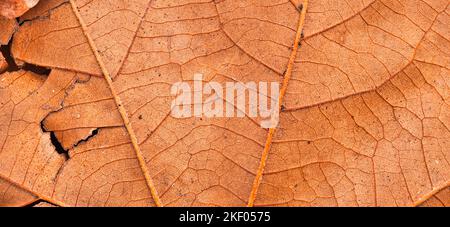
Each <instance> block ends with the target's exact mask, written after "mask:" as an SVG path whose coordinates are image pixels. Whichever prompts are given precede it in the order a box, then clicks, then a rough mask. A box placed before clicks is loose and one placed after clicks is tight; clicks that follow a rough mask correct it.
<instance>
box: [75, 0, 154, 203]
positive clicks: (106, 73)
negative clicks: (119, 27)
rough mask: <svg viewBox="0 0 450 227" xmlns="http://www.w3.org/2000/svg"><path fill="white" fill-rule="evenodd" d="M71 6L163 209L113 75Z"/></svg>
mask: <svg viewBox="0 0 450 227" xmlns="http://www.w3.org/2000/svg"><path fill="white" fill-rule="evenodd" d="M70 4H71V6H72V10H73V12H74V13H75V15H76V17H77V18H78V21H79V23H80V25H81V27H82V30H83V33H84V35H85V36H86V38H87V40H88V42H89V46H90V47H91V49H92V52H93V53H94V55H95V58H96V60H97V62H98V64H99V66H100V68H101V71H102V73H103V76H104V77H105V80H106V82H107V83H108V87H109V89H110V90H111V93H112V96H113V97H114V101H115V102H116V105H117V108H118V109H119V112H120V115H121V116H122V119H123V123H124V125H125V128H126V129H127V132H128V134H129V136H130V139H131V143H132V145H133V148H134V151H135V153H136V157H137V159H138V161H139V166H140V168H141V170H142V173H143V174H144V177H145V182H146V183H147V186H148V188H149V190H150V193H151V194H152V197H153V199H154V201H155V204H156V206H158V207H161V206H162V203H161V200H160V198H159V195H158V192H157V191H156V187H155V184H154V183H153V180H152V178H151V176H150V172H149V170H148V168H147V163H146V162H145V159H144V156H143V155H142V152H141V148H140V147H139V144H138V140H137V137H136V134H135V132H134V130H133V128H132V127H131V122H130V119H129V118H128V114H127V111H126V109H125V107H124V106H123V104H122V101H121V99H120V97H119V96H118V95H117V92H116V90H115V89H114V86H113V82H112V79H111V74H110V73H109V71H108V69H107V68H106V66H105V63H104V62H103V60H102V58H101V56H100V54H99V52H98V49H97V47H96V45H95V43H94V40H93V39H92V37H91V36H90V34H89V33H88V32H87V26H86V23H85V22H84V20H83V18H82V17H81V15H80V12H79V11H78V8H77V6H76V4H75V2H74V0H70Z"/></svg>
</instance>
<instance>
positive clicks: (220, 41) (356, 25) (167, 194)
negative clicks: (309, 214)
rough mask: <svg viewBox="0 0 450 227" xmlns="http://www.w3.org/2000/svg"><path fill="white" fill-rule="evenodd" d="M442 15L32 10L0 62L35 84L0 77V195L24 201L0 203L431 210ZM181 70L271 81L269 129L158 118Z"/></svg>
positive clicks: (324, 5)
mask: <svg viewBox="0 0 450 227" xmlns="http://www.w3.org/2000/svg"><path fill="white" fill-rule="evenodd" d="M301 4H302V6H303V8H302V7H300V5H301ZM449 14H450V7H449V3H448V1H446V0H372V1H370V0H367V1H366V0H364V1H353V0H348V1H330V0H315V1H303V0H292V1H289V0H276V1H274V0H242V1H234V0H219V1H211V0H174V1H172V0H170V1H168V0H164V1H162V0H152V1H150V0H132V1H122V0H113V1H106V0H94V1H87V0H71V1H67V0H48V1H41V2H40V3H39V4H38V5H37V7H35V8H33V9H32V10H31V11H29V12H28V13H27V14H25V15H24V16H23V17H21V18H20V19H19V22H20V27H19V28H18V30H17V32H15V33H14V38H13V42H12V49H11V52H12V56H13V57H14V59H15V60H16V62H18V63H24V64H32V65H37V66H40V67H47V68H51V69H52V70H51V73H50V74H49V75H40V74H37V73H33V72H30V71H27V70H26V68H25V69H22V70H20V71H15V72H5V73H2V74H1V83H0V98H1V99H0V100H1V104H0V110H1V113H2V114H1V115H0V117H1V118H2V120H1V121H0V146H1V148H2V149H1V150H0V179H3V181H4V183H0V186H2V185H5V186H2V187H3V188H8V187H18V188H19V189H22V190H23V192H19V191H20V190H19V191H18V192H12V193H13V194H15V193H17V195H18V196H17V198H14V199H11V196H9V195H8V194H7V193H2V194H4V195H5V196H3V198H7V199H3V200H4V202H3V203H4V204H6V205H19V206H20V205H23V204H29V203H33V202H35V201H34V200H36V199H40V200H44V201H46V202H48V203H49V204H50V205H59V206H246V205H251V206H252V205H254V206H417V205H425V206H426V205H429V206H440V205H447V202H448V201H447V200H448V199H447V197H448V195H449V192H448V190H447V189H445V188H448V186H449V183H450V163H449V160H450V149H449V147H450V106H449V105H450V93H449V92H450V89H449V86H450V83H449V82H450V77H449V75H450V74H449V71H450V30H449V24H450V16H449ZM5 22H8V23H3V22H2V24H1V25H0V26H1V28H8V27H9V26H11V25H7V24H9V23H12V22H10V21H5ZM14 26H17V25H14ZM13 30H14V29H13ZM2 31H3V30H2ZM5 31H6V30H5ZM12 33H13V32H11V34H12ZM302 33H303V35H301V34H302ZM3 34H4V33H3V32H2V33H1V36H0V37H3V36H5V37H6V36H7V37H8V38H5V40H6V41H5V43H2V44H6V43H8V41H9V37H10V35H11V34H9V33H8V34H9V35H8V34H6V33H5V34H6V35H3ZM301 36H302V37H303V38H302V40H301V43H299V40H300V37H301ZM0 60H1V59H0ZM195 73H202V74H203V75H205V78H204V80H205V81H214V82H219V83H221V84H225V83H226V82H232V81H238V82H244V83H245V82H250V81H254V82H266V81H269V82H278V83H280V84H282V85H283V88H285V89H286V90H285V95H282V97H283V103H282V104H283V106H282V107H283V108H282V110H283V113H282V114H281V119H280V125H279V127H278V128H276V129H271V130H265V129H263V128H261V127H260V125H259V124H258V122H259V119H258V118H252V117H249V116H246V117H245V118H194V117H192V118H184V119H178V118H174V117H172V116H171V115H170V111H171V105H170V104H171V101H172V100H173V97H172V96H171V94H170V87H171V86H172V84H174V83H176V82H179V81H186V82H191V81H192V80H193V76H194V74H195ZM283 94H284V93H283ZM235 108H238V107H235ZM52 140H57V141H58V142H59V143H60V144H61V147H62V150H64V151H66V152H67V154H66V155H63V154H58V152H57V149H56V148H55V147H54V146H53V142H52ZM3 181H0V182H3ZM8 182H9V183H8ZM0 189H1V188H0ZM5 190H6V189H5ZM5 190H0V192H2V191H5ZM30 193H31V197H27V195H28V196H30V195H29V194H30ZM21 194H23V195H21ZM19 195H20V196H19ZM0 201H1V200H0ZM39 204H40V203H39ZM44 204H45V203H44Z"/></svg>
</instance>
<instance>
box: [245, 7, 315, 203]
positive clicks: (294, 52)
mask: <svg viewBox="0 0 450 227" xmlns="http://www.w3.org/2000/svg"><path fill="white" fill-rule="evenodd" d="M307 9H308V0H304V1H303V7H302V11H301V14H300V19H299V22H298V29H297V34H296V36H295V42H294V46H293V47H292V52H291V56H290V58H289V62H288V66H287V70H286V73H285V75H284V80H283V86H282V88H281V91H280V96H279V100H278V108H279V109H280V110H281V109H282V105H283V99H284V96H285V95H286V90H287V88H288V85H289V81H290V79H291V76H292V71H293V69H294V62H295V59H296V58H297V52H298V49H299V44H300V42H301V41H302V36H303V35H302V34H303V27H304V25H305V18H306V11H307ZM275 132H276V128H271V129H270V130H269V133H268V135H267V140H266V143H265V146H264V151H263V153H262V156H261V161H260V164H259V167H258V171H257V173H256V176H255V180H254V182H253V187H252V191H251V193H250V198H249V200H248V204H247V206H249V207H252V206H253V205H254V203H255V199H256V196H257V194H258V189H259V186H260V184H261V180H262V176H263V174H264V169H265V167H266V163H267V158H268V157H269V152H270V148H271V146H272V140H273V136H274V134H275Z"/></svg>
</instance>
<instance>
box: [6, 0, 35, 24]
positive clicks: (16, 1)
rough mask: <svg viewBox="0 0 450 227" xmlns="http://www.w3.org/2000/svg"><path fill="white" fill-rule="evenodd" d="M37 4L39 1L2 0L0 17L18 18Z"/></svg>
mask: <svg viewBox="0 0 450 227" xmlns="http://www.w3.org/2000/svg"><path fill="white" fill-rule="evenodd" d="M38 2H39V0H3V1H1V2H0V16H4V17H7V18H10V19H12V18H16V17H20V16H22V15H23V14H24V13H25V12H27V11H28V10H29V9H30V8H32V7H34V6H35V5H36V4H37V3H38Z"/></svg>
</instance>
